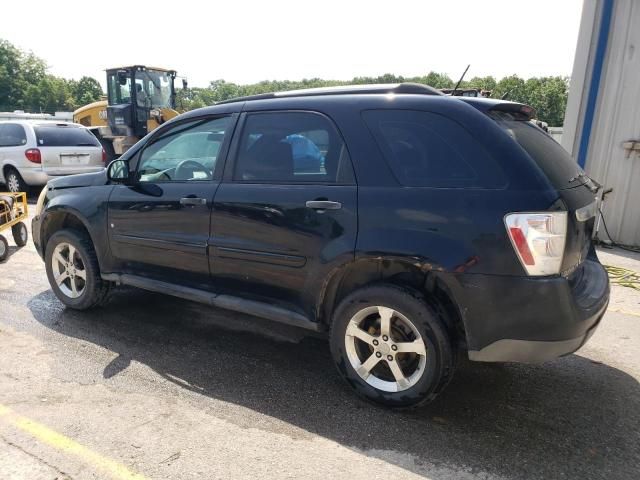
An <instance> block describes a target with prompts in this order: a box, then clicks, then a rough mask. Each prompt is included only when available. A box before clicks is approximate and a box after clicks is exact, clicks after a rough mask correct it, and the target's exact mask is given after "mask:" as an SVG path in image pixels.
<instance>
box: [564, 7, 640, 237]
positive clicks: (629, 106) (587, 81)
mask: <svg viewBox="0 0 640 480" xmlns="http://www.w3.org/2000/svg"><path fill="white" fill-rule="evenodd" d="M562 145H563V146H564V147H565V148H566V149H567V150H568V151H569V152H570V153H571V154H572V155H573V157H574V158H575V159H576V160H577V162H578V163H579V164H580V165H581V166H582V167H584V168H585V170H586V171H587V173H588V174H589V175H590V176H591V177H593V178H594V179H595V180H597V181H598V182H600V183H602V184H604V185H605V188H613V192H612V193H611V194H609V195H607V196H606V201H605V204H604V207H603V211H604V218H605V220H606V223H607V226H608V227H609V232H610V233H611V236H612V237H613V240H614V241H615V242H617V243H621V244H625V245H640V0H585V1H584V5H583V10H582V20H581V24H580V33H579V36H578V46H577V50H576V57H575V61H574V65H573V73H572V75H571V84H570V89H569V100H568V104H567V111H566V114H565V121H564V131H563V134H562ZM599 237H600V238H602V239H607V237H606V235H605V234H604V233H603V232H602V230H601V231H600V235H599Z"/></svg>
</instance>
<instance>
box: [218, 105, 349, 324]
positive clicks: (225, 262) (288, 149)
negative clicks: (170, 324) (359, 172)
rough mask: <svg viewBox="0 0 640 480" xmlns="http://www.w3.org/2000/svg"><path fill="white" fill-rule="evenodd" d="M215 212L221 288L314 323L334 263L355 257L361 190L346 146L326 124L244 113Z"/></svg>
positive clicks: (292, 115)
mask: <svg viewBox="0 0 640 480" xmlns="http://www.w3.org/2000/svg"><path fill="white" fill-rule="evenodd" d="M241 123H242V124H243V127H242V129H241V132H240V135H239V137H238V139H237V140H236V141H234V142H233V143H234V147H233V150H234V154H233V158H234V161H233V162H230V164H229V165H227V167H226V169H225V174H224V179H225V180H224V181H223V183H222V184H221V185H220V187H219V189H218V192H217V193H216V197H215V200H214V209H213V212H212V224H211V228H212V234H211V237H212V238H211V243H212V254H211V255H210V261H211V264H210V266H211V272H212V276H213V278H214V281H215V284H216V286H217V288H219V289H221V290H228V291H229V292H230V293H233V294H241V295H243V296H245V297H248V298H255V299H256V300H260V299H269V301H274V300H275V302H277V303H281V304H282V306H285V307H289V308H293V309H295V310H298V311H300V312H301V313H304V314H307V315H308V316H310V317H311V318H313V314H314V300H315V299H316V298H317V296H318V294H319V292H320V290H321V288H322V283H323V281H324V280H325V278H326V277H327V276H328V274H329V273H330V272H331V271H332V269H334V268H335V267H336V266H337V265H340V264H343V263H345V262H348V261H350V260H352V259H353V255H354V249H355V242H356V233H357V204H356V200H357V190H356V186H355V182H354V177H353V170H352V166H351V161H350V159H349V155H348V152H347V149H346V146H345V144H344V142H343V140H342V138H341V136H340V134H339V133H338V131H337V130H336V128H335V127H334V125H333V123H332V122H331V121H330V120H329V119H328V118H327V117H325V116H323V115H320V114H318V113H312V112H264V113H248V114H244V117H243V118H242V119H241Z"/></svg>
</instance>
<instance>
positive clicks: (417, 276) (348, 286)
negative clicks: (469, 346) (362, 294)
mask: <svg viewBox="0 0 640 480" xmlns="http://www.w3.org/2000/svg"><path fill="white" fill-rule="evenodd" d="M383 283H386V284H392V285H397V286H401V287H403V288H406V289H410V290H412V291H414V292H415V293H416V294H418V295H421V296H424V298H425V300H426V301H427V302H428V303H429V305H430V306H432V307H433V308H434V309H435V310H436V312H437V313H438V314H439V316H441V317H442V319H443V321H444V323H445V324H446V326H447V329H448V331H449V333H450V334H451V335H452V336H453V338H454V339H455V341H456V343H457V344H458V345H459V346H460V347H462V348H466V329H465V326H464V322H463V316H462V314H461V312H460V309H459V307H458V302H457V301H456V299H455V297H454V295H453V291H452V290H451V289H450V288H449V286H448V285H447V283H446V282H445V281H444V280H443V279H442V278H441V277H440V275H439V272H437V271H434V270H432V269H430V268H429V269H428V268H425V267H424V266H423V265H422V264H416V263H415V262H411V261H409V260H407V259H402V258H379V257H376V258H366V259H358V260H354V261H353V262H350V263H348V264H345V265H342V266H341V267H340V268H337V269H336V270H334V272H333V273H332V274H331V275H330V276H329V277H328V279H327V281H326V282H325V283H324V285H323V288H322V289H321V291H320V294H319V295H318V299H317V303H316V305H317V311H316V317H317V318H318V320H319V321H320V322H321V323H322V324H324V325H325V326H327V327H328V326H330V325H331V322H332V315H333V312H334V311H335V309H336V308H337V306H338V305H339V303H340V302H341V301H342V299H344V298H345V297H346V296H347V295H349V294H350V293H351V292H353V291H355V290H357V289H359V288H362V287H365V286H369V285H373V284H383Z"/></svg>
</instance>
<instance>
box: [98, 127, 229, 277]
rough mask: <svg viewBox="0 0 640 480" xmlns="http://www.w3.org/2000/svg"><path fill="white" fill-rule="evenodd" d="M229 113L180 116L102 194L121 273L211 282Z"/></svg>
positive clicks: (114, 251)
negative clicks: (213, 224) (130, 175)
mask: <svg viewBox="0 0 640 480" xmlns="http://www.w3.org/2000/svg"><path fill="white" fill-rule="evenodd" d="M234 121H235V118H233V117H232V116H223V117H215V118H204V119H203V118H200V119H196V120H190V121H187V122H181V123H179V124H177V125H175V126H173V127H172V128H171V129H168V130H166V131H164V132H163V133H162V134H160V135H159V136H158V137H157V138H154V139H152V140H151V142H150V143H149V144H148V145H146V146H145V147H144V149H143V150H142V152H141V153H140V154H139V158H138V161H137V168H136V183H135V184H134V185H133V186H126V185H118V186H116V187H115V188H114V190H113V192H112V194H111V197H110V198H109V212H108V223H109V228H108V231H109V242H110V246H111V253H112V255H113V257H114V261H115V262H116V268H117V269H118V270H119V271H122V272H125V273H132V274H139V275H145V276H150V277H152V278H156V279H158V280H164V281H168V282H171V283H176V284H182V285H186V286H192V287H200V288H206V287H207V286H208V285H209V284H210V277H209V263H208V259H207V244H208V240H209V227H210V223H209V222H210V214H211V206H212V202H213V197H214V195H215V193H216V189H217V188H218V185H219V183H220V181H219V177H220V174H221V167H222V162H223V159H224V155H225V151H226V145H227V143H228V141H227V138H228V136H229V134H230V131H231V130H232V126H233V123H234Z"/></svg>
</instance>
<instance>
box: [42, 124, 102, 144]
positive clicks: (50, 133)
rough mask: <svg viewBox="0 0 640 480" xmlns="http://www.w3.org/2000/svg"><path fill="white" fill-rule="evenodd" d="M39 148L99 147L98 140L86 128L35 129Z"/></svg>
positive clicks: (50, 127)
mask: <svg viewBox="0 0 640 480" xmlns="http://www.w3.org/2000/svg"><path fill="white" fill-rule="evenodd" d="M34 130H35V132H36V140H37V142H38V146H39V147H99V146H100V142H98V139H97V138H96V137H95V136H94V135H93V133H91V132H90V131H89V130H87V129H86V128H80V127H61V126H44V127H42V126H41V127H35V128H34Z"/></svg>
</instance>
